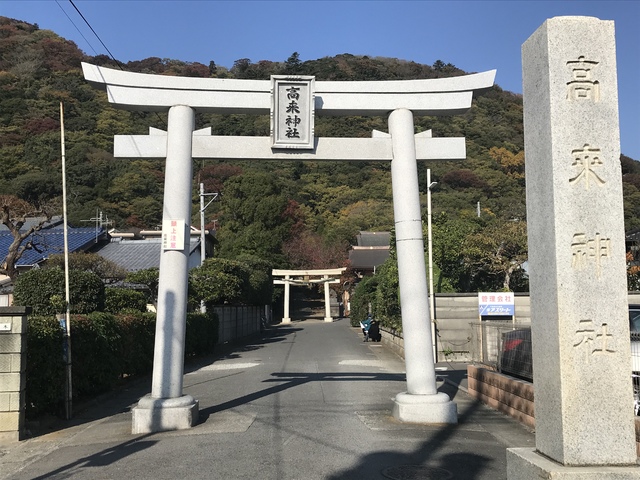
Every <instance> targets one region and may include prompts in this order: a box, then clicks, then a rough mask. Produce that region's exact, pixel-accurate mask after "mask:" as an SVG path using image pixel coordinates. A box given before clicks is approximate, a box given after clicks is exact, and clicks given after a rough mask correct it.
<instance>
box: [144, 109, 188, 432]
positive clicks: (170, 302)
mask: <svg viewBox="0 0 640 480" xmlns="http://www.w3.org/2000/svg"><path fill="white" fill-rule="evenodd" d="M194 126H195V114H194V110H193V109H192V108H190V107H187V106H184V105H177V106H174V107H171V108H170V109H169V119H168V128H167V162H166V171H165V181H164V206H163V210H162V223H163V228H162V232H163V242H162V243H163V245H162V253H161V255H160V279H159V284H158V308H157V317H156V337H155V349H154V354H153V377H152V384H151V394H150V395H146V396H144V397H142V398H141V399H140V401H139V402H138V405H137V406H136V407H134V409H133V417H132V418H133V419H132V433H151V432H161V431H166V430H181V429H185V428H191V427H192V426H193V425H194V424H195V423H196V422H197V421H198V401H197V400H195V399H194V398H193V397H192V396H191V395H183V394H182V377H183V373H184V342H185V332H186V329H187V327H186V326H187V316H186V312H187V305H186V302H187V285H188V282H187V279H188V274H189V266H188V260H189V229H190V223H191V177H192V166H191V165H192V163H193V162H192V160H191V155H192V154H191V150H192V136H193V130H194ZM172 222H175V227H174V228H176V231H175V235H176V239H178V240H179V239H180V238H182V242H180V241H177V242H175V243H173V242H172V239H170V238H164V235H168V234H169V233H170V232H167V231H165V225H166V224H172ZM180 229H182V232H180V231H179V230H180ZM171 233H172V234H173V232H171Z"/></svg>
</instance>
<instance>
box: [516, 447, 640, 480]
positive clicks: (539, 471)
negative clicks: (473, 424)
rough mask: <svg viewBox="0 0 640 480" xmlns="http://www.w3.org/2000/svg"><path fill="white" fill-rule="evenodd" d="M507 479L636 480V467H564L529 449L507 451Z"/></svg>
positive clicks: (639, 474)
mask: <svg viewBox="0 0 640 480" xmlns="http://www.w3.org/2000/svg"><path fill="white" fill-rule="evenodd" d="M507 478H508V479H509V480H529V479H531V478H552V479H553V480H636V479H640V466H638V465H629V466H592V467H566V466H564V465H561V464H559V463H557V462H554V461H553V460H551V459H550V458H548V457H545V456H543V455H541V454H539V453H537V452H536V451H535V449H533V448H508V449H507Z"/></svg>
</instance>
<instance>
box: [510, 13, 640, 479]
mask: <svg viewBox="0 0 640 480" xmlns="http://www.w3.org/2000/svg"><path fill="white" fill-rule="evenodd" d="M522 60H523V61H522V63H523V86H524V89H523V91H524V126H525V153H526V159H527V161H526V179H527V220H528V236H529V272H530V292H531V331H532V341H533V372H534V379H533V380H534V385H535V410H536V411H535V416H536V449H535V450H534V449H510V450H509V451H508V454H507V470H508V478H509V479H510V480H513V479H528V478H543V477H544V478H557V479H565V478H567V479H568V478H571V479H574V478H576V479H578V478H579V479H587V478H589V479H591V478H593V479H596V478H597V479H598V480H601V479H614V478H615V479H618V478H625V479H627V478H628V479H631V478H640V469H639V468H638V467H637V465H636V459H637V458H636V445H635V433H634V417H633V394H632V383H631V357H630V339H629V320H628V312H627V301H628V300H627V281H626V264H625V232H624V214H623V203H622V182H621V168H620V137H619V124H618V93H617V78H616V53H615V38H614V25H613V22H611V21H601V20H599V19H597V18H593V17H556V18H552V19H549V20H547V21H546V22H545V23H544V24H543V25H542V26H541V27H540V28H539V29H538V30H536V32H535V33H534V34H533V35H532V36H531V37H530V38H529V39H528V40H527V41H526V42H525V43H524V45H523V47H522Z"/></svg>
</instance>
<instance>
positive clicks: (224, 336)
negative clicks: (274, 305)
mask: <svg viewBox="0 0 640 480" xmlns="http://www.w3.org/2000/svg"><path fill="white" fill-rule="evenodd" d="M212 308H213V311H214V312H216V314H217V315H218V320H219V322H220V323H219V326H218V343H226V342H231V341H234V340H236V339H238V338H243V337H246V336H249V335H252V334H254V333H257V332H259V331H260V316H261V315H262V314H263V313H264V307H260V306H254V305H241V306H235V305H216V306H214V307H212Z"/></svg>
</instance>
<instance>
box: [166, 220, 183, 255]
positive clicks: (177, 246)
mask: <svg viewBox="0 0 640 480" xmlns="http://www.w3.org/2000/svg"><path fill="white" fill-rule="evenodd" d="M185 224H186V223H185V221H184V219H178V220H175V219H174V220H164V221H163V222H162V250H184V231H185Z"/></svg>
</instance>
